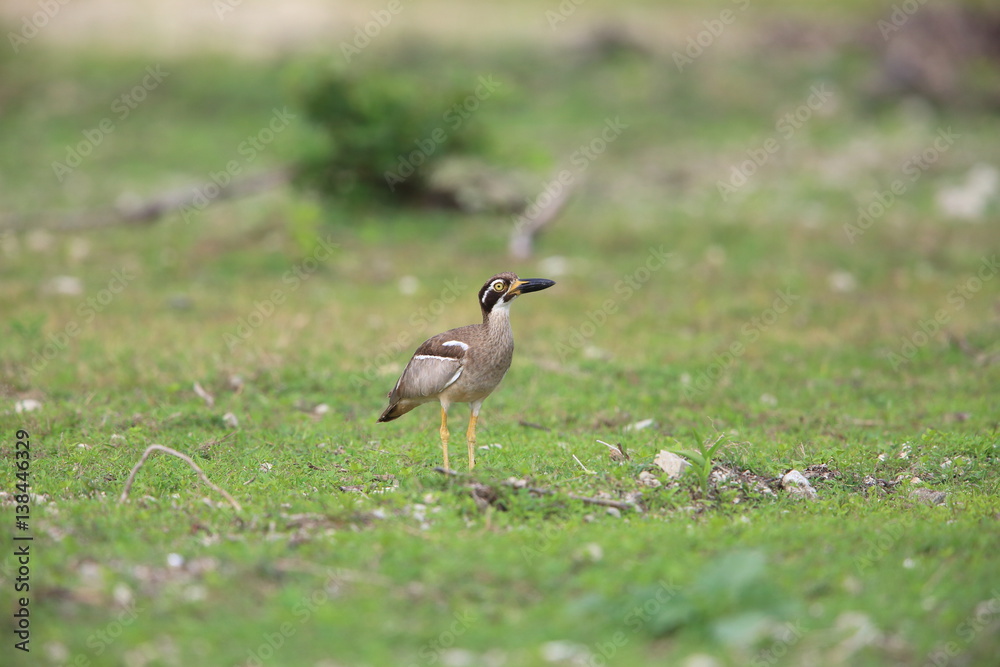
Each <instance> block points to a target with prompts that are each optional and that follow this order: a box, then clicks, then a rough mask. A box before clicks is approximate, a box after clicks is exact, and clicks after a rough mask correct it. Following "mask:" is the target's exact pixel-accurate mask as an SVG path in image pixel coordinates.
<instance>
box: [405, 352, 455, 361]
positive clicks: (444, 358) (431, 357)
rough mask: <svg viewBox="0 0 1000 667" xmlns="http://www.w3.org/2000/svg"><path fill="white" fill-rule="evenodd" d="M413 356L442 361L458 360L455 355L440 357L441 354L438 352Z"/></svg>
mask: <svg viewBox="0 0 1000 667" xmlns="http://www.w3.org/2000/svg"><path fill="white" fill-rule="evenodd" d="M413 358H414V359H441V360H442V361H455V362H457V361H458V359H456V358H455V357H440V356H438V355H436V354H416V355H414V356H413Z"/></svg>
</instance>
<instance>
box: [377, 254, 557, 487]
mask: <svg viewBox="0 0 1000 667" xmlns="http://www.w3.org/2000/svg"><path fill="white" fill-rule="evenodd" d="M552 285H555V283H554V282H553V281H551V280H544V279H540V278H533V279H529V280H521V279H519V278H518V277H517V275H516V274H513V273H510V272H506V273H498V274H497V275H495V276H493V277H492V278H490V279H489V280H488V281H486V284H485V285H483V286H482V288H481V289H480V290H479V305H480V308H481V309H482V312H483V322H482V324H470V325H469V326H465V327H459V328H457V329H452V330H450V331H446V332H444V333H440V334H438V335H437V336H433V337H432V338H429V339H427V340H426V341H424V342H423V344H422V345H421V346H420V347H418V348H417V351H416V352H414V353H413V358H412V359H410V362H409V363H408V364H407V365H406V368H405V369H403V374H402V375H401V376H400V377H399V380H398V381H397V382H396V386H395V387H394V388H393V390H392V391H391V392H389V406H388V407H387V408H386V409H385V411H384V412H383V413H382V416H381V417H379V418H378V421H380V422H387V421H392V420H393V419H396V418H398V417H401V416H403V415H405V414H406V413H407V412H409V411H410V410H412V409H413V408H415V407H417V406H418V405H421V404H423V403H428V402H431V401H439V402H440V403H441V428H440V434H441V449H442V451H443V454H444V467H445V468H448V437H449V434H448V408H449V406H451V404H452V403H469V405H470V407H471V408H472V415H471V417H470V418H469V429H468V431H466V441H467V444H468V447H469V469H470V470H471V469H472V468H473V466H475V453H474V450H475V445H476V420H477V419H478V418H479V409H480V408H481V407H482V405H483V401H484V400H486V397H487V396H489V395H490V394H491V393H492V392H493V390H494V389H496V388H497V385H499V384H500V381H501V380H503V377H504V375H506V373H507V369H508V368H510V362H511V359H512V358H513V356H514V334H513V332H512V331H511V328H510V310H509V309H510V303H511V301H513V300H514V299H515V298H516V297H517V296H519V295H521V294H525V293H527V292H537V291H538V290H543V289H546V288H548V287H551V286H552Z"/></svg>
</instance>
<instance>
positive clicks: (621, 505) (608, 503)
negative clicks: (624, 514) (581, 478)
mask: <svg viewBox="0 0 1000 667" xmlns="http://www.w3.org/2000/svg"><path fill="white" fill-rule="evenodd" d="M526 490H527V491H528V492H530V493H537V494H538V495H540V496H554V495H556V492H555V491H553V490H552V489H539V488H537V487H534V486H529V487H526ZM566 497H567V498H572V499H573V500H579V501H580V502H581V503H583V504H585V505H600V506H601V507H614V508H617V509H620V510H634V509H635V505H633V504H632V503H627V502H624V501H622V500H611V499H610V498H590V497H588V496H578V495H576V494H575V493H567V494H566Z"/></svg>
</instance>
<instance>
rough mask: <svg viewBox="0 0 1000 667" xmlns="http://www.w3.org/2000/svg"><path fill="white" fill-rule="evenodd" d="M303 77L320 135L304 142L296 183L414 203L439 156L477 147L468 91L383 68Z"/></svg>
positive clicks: (357, 198) (480, 145) (337, 196)
mask: <svg viewBox="0 0 1000 667" xmlns="http://www.w3.org/2000/svg"><path fill="white" fill-rule="evenodd" d="M311 79H312V80H310V81H308V82H306V83H304V84H302V85H301V86H300V90H299V98H300V100H301V105H302V108H303V111H304V113H305V116H306V119H307V120H308V121H309V122H310V123H312V124H313V125H315V126H316V127H317V128H318V129H319V131H320V136H321V141H319V142H313V143H312V144H310V145H309V146H307V147H306V148H305V149H304V155H303V157H302V159H301V161H300V169H299V174H298V183H299V185H301V186H302V187H305V188H306V189H309V190H314V191H316V192H317V193H319V194H320V195H321V196H322V197H323V198H326V199H333V200H335V201H337V202H340V203H345V202H346V203H352V202H353V203H358V202H364V201H378V202H382V203H388V204H406V203H414V202H415V201H417V200H421V199H424V198H427V196H428V194H427V193H428V190H427V185H428V179H429V177H430V175H431V174H432V172H433V169H434V166H435V165H436V164H438V163H440V161H441V160H442V159H443V158H446V157H453V156H455V155H458V154H462V155H470V154H472V155H474V154H477V153H481V152H482V151H483V150H484V147H485V145H486V141H485V133H484V132H483V129H482V127H481V124H479V123H477V122H476V119H475V114H472V113H466V112H465V111H466V107H467V106H469V99H470V97H471V96H470V95H469V91H468V90H458V89H456V88H454V87H451V86H445V85H443V84H434V83H430V82H428V81H427V80H426V79H425V78H422V77H416V76H412V75H411V76H406V75H402V74H398V73H394V72H387V71H358V70H351V71H344V70H338V69H333V70H327V71H326V72H324V73H322V74H320V75H317V76H313V77H311Z"/></svg>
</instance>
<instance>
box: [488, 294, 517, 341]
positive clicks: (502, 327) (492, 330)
mask: <svg viewBox="0 0 1000 667" xmlns="http://www.w3.org/2000/svg"><path fill="white" fill-rule="evenodd" d="M483 329H485V331H486V335H487V336H488V337H489V338H490V339H492V340H495V341H498V342H508V341H509V342H511V343H513V341H514V332H513V331H512V330H511V328H510V304H509V303H508V304H503V305H501V304H499V303H498V304H496V305H495V306H493V309H492V310H490V311H489V312H484V313H483Z"/></svg>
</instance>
